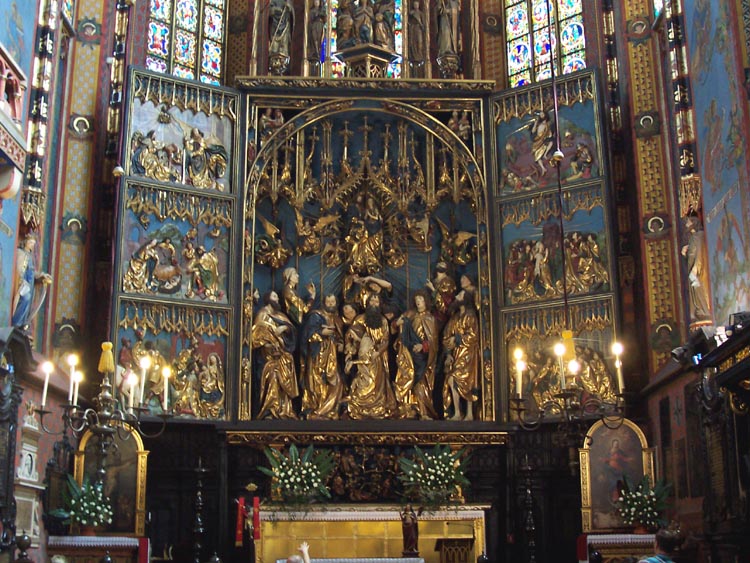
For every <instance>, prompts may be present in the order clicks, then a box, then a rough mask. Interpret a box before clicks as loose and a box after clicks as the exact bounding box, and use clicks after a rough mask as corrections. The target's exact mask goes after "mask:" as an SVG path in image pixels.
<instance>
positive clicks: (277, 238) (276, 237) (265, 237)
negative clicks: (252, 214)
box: [255, 215, 292, 270]
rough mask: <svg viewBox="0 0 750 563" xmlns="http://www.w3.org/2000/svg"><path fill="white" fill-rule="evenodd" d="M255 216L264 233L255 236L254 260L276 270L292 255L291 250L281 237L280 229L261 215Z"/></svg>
mask: <svg viewBox="0 0 750 563" xmlns="http://www.w3.org/2000/svg"><path fill="white" fill-rule="evenodd" d="M257 217H258V221H260V223H261V225H262V226H263V230H264V231H265V233H262V234H258V235H256V237H255V261H256V262H258V264H263V265H264V266H269V267H271V268H273V269H274V270H277V269H279V268H281V267H282V266H283V265H284V264H286V262H287V260H289V257H290V256H291V255H292V250H291V249H290V248H289V245H288V244H287V243H286V240H285V239H284V238H282V233H281V229H279V228H278V227H277V226H276V225H274V224H273V223H272V222H271V221H269V220H268V219H266V218H265V217H263V215H258V216H257Z"/></svg>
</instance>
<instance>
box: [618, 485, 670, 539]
mask: <svg viewBox="0 0 750 563" xmlns="http://www.w3.org/2000/svg"><path fill="white" fill-rule="evenodd" d="M622 482H623V485H622V488H621V489H620V497H619V498H618V499H617V501H616V502H615V506H616V507H617V511H618V513H619V514H620V517H621V518H622V521H623V522H624V523H625V524H627V525H629V526H644V527H646V528H658V527H659V526H664V525H665V524H666V520H664V519H663V518H661V516H660V514H661V513H662V511H664V509H665V508H666V507H667V498H668V497H669V491H670V490H671V488H672V486H671V485H668V484H667V483H665V482H664V480H663V479H662V480H659V481H657V482H656V483H655V484H654V487H653V488H651V484H650V482H649V478H648V475H644V476H643V479H642V480H641V482H640V483H638V485H637V486H635V487H634V486H633V483H631V482H630V481H629V480H628V478H627V476H626V475H623V477H622Z"/></svg>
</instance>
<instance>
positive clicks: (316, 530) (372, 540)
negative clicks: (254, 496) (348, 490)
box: [255, 505, 487, 563]
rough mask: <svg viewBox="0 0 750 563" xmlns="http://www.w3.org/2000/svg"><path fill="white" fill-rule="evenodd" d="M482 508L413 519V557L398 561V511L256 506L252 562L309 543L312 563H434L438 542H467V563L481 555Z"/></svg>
mask: <svg viewBox="0 0 750 563" xmlns="http://www.w3.org/2000/svg"><path fill="white" fill-rule="evenodd" d="M485 508H487V507H484V506H457V507H451V508H450V509H447V510H438V511H434V512H423V513H422V515H421V516H420V517H419V545H418V548H419V557H417V558H413V557H412V558H404V557H402V551H403V549H404V544H403V535H402V529H401V511H400V508H399V507H395V506H393V505H390V506H378V505H332V506H323V507H311V508H310V510H309V511H307V512H305V511H300V512H289V511H284V510H281V509H274V507H273V506H261V510H260V538H259V539H258V540H256V543H255V554H256V563H276V561H277V560H279V559H283V560H284V561H286V558H287V557H288V556H289V555H292V554H295V553H297V547H298V546H299V545H300V543H302V542H303V541H306V542H307V543H309V544H310V557H311V558H312V563H354V562H356V563H440V552H439V551H436V550H435V549H436V545H439V544H440V543H441V542H440V541H439V540H446V539H465V540H472V541H470V542H467V543H469V544H471V546H472V547H471V549H470V551H469V553H468V554H467V560H468V561H469V562H473V561H476V558H477V557H478V556H479V554H481V553H482V552H483V551H485V512H484V511H485Z"/></svg>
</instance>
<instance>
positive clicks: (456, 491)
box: [398, 444, 469, 509]
mask: <svg viewBox="0 0 750 563" xmlns="http://www.w3.org/2000/svg"><path fill="white" fill-rule="evenodd" d="M414 452H415V453H414V457H413V458H411V457H404V456H402V457H400V458H399V459H398V464H399V466H400V468H401V473H400V474H399V476H398V478H399V480H400V481H401V483H402V484H403V485H404V489H405V495H406V497H407V498H409V499H411V500H415V501H418V502H421V503H422V505H423V506H424V507H425V508H428V509H429V508H438V507H441V506H446V505H448V504H450V503H451V502H456V501H458V500H460V498H461V496H462V487H467V486H468V485H469V480H468V479H467V478H466V477H465V475H464V471H465V469H466V463H467V462H468V459H469V458H468V456H465V455H464V453H465V452H464V450H463V449H461V450H458V451H455V452H453V451H451V449H450V446H445V445H441V444H437V445H436V446H435V447H434V448H433V449H432V451H423V450H421V449H420V448H419V447H417V446H415V448H414Z"/></svg>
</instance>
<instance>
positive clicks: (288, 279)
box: [281, 268, 299, 284]
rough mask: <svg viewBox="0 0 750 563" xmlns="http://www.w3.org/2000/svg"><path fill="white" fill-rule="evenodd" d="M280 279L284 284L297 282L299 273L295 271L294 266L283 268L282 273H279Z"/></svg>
mask: <svg viewBox="0 0 750 563" xmlns="http://www.w3.org/2000/svg"><path fill="white" fill-rule="evenodd" d="M281 278H282V280H283V281H284V283H285V284H288V283H291V284H297V283H299V274H298V273H297V269H296V268H287V269H286V270H284V273H283V274H282V275H281Z"/></svg>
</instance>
